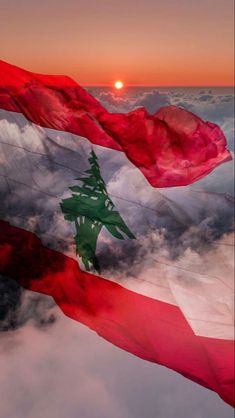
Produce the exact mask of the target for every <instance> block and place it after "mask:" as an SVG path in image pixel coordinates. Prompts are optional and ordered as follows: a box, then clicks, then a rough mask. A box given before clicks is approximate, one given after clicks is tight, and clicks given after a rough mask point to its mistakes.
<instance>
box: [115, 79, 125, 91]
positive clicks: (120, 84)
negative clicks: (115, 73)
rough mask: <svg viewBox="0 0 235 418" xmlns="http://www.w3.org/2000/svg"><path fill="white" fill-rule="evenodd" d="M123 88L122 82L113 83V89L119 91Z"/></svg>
mask: <svg viewBox="0 0 235 418" xmlns="http://www.w3.org/2000/svg"><path fill="white" fill-rule="evenodd" d="M123 86H124V84H123V82H122V81H121V80H117V81H115V83H114V87H115V89H118V90H120V89H122V88H123Z"/></svg>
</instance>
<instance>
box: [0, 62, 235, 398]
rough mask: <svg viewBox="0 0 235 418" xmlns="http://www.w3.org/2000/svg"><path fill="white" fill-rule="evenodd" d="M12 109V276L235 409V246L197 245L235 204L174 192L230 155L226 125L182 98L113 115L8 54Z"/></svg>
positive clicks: (3, 119) (4, 83)
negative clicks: (234, 255) (206, 225)
mask: <svg viewBox="0 0 235 418" xmlns="http://www.w3.org/2000/svg"><path fill="white" fill-rule="evenodd" d="M0 109H1V110H0V147H1V155H0V159H1V166H0V192H1V196H2V199H1V206H0V219H1V221H0V273H1V274H2V275H4V276H6V277H10V278H13V279H15V280H16V281H17V282H18V283H19V284H21V285H22V286H23V287H25V288H26V289H30V290H33V291H36V292H40V293H45V294H47V295H51V296H52V297H53V298H54V300H55V302H56V303H57V304H58V306H60V308H61V309H62V310H63V312H64V313H65V314H66V315H68V316H69V317H71V318H72V319H75V320H77V321H80V322H82V323H83V324H85V325H87V326H88V327H90V328H91V329H92V330H94V331H96V332H97V333H98V334H99V335H100V336H102V337H103V338H105V339H106V340H108V341H110V342H111V343H113V344H115V345H117V346H118V347H120V348H122V349H124V350H126V351H129V352H131V353H133V354H135V355H137V356H139V357H141V358H143V359H145V360H149V361H152V362H156V363H158V364H162V365H164V366H166V367H169V368H171V369H173V370H175V371H177V372H179V373H181V374H182V375H184V376H185V377H187V378H189V379H191V380H193V381H195V382H197V383H199V384H201V385H203V386H205V387H206V388H208V389H211V390H213V391H215V392H217V393H218V394H219V396H221V398H222V399H223V400H224V401H225V402H227V403H229V404H231V405H233V404H234V390H233V388H234V387H233V378H234V366H233V360H234V359H233V340H234V331H233V319H232V314H233V305H232V304H233V293H232V292H233V291H232V281H231V278H232V275H230V274H229V264H228V263H227V264H226V263H225V262H224V260H225V257H227V259H228V260H229V258H230V257H231V251H232V246H230V244H229V243H227V242H224V241H223V239H224V238H223V235H220V237H216V238H213V237H212V238H211V242H210V239H209V241H208V243H207V246H205V251H204V253H203V254H199V253H198V252H196V251H193V250H192V249H190V248H191V247H190V245H191V244H190V245H189V246H188V247H185V245H186V244H187V240H189V238H190V237H191V236H192V235H193V231H194V230H195V229H196V227H197V225H199V224H200V223H202V222H204V220H205V219H209V218H210V216H211V214H212V212H213V210H216V211H217V215H218V219H220V216H223V219H224V223H225V224H226V222H227V223H228V222H229V219H230V217H231V213H232V210H233V207H232V204H233V202H232V201H231V199H230V197H229V196H226V195H223V194H221V195H220V194H216V193H209V192H205V191H200V192H198V191H195V190H192V189H190V188H187V187H185V188H176V187H172V186H182V185H187V184H190V183H192V182H194V181H196V180H198V179H199V178H201V177H202V176H204V175H206V174H208V173H209V172H210V171H212V170H213V169H214V168H215V167H216V166H217V165H218V164H221V163H223V162H225V161H228V160H229V159H231V156H230V153H229V151H228V150H227V148H226V140H225V138H224V135H223V133H222V132H221V130H220V128H219V127H218V126H216V125H214V124H212V123H210V122H204V121H202V120H201V119H200V118H198V117H197V116H195V115H193V114H192V113H190V112H187V111H185V110H183V109H177V108H176V107H172V106H169V107H165V108H162V109H160V110H159V111H158V112H157V113H156V114H154V115H150V114H148V113H147V112H146V110H144V109H142V108H141V109H137V110H134V111H133V112H130V113H128V114H112V113H109V112H108V111H107V110H106V109H104V108H103V107H102V106H101V104H100V103H99V102H98V101H97V100H96V99H95V98H93V97H92V96H91V95H89V94H88V92H87V91H85V90H84V89H83V88H82V87H80V86H78V85H77V83H75V82H74V81H73V80H71V79H70V78H67V77H62V76H44V75H38V74H33V73H30V72H27V71H24V70H21V69H19V68H17V67H14V66H11V65H9V64H6V63H4V62H1V63H0ZM170 186H171V187H172V188H171V189H169V188H168V189H167V188H166V187H170ZM159 187H161V189H158V188H159ZM228 230H229V228H228ZM190 234H191V235H190ZM228 237H230V235H229V236H228ZM198 239H199V238H198ZM185 248H186V249H185ZM225 264H226V266H224V265H225ZM226 269H227V270H226ZM225 270H226V274H224V272H225Z"/></svg>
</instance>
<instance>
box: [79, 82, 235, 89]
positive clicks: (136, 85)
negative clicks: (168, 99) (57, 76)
mask: <svg viewBox="0 0 235 418" xmlns="http://www.w3.org/2000/svg"><path fill="white" fill-rule="evenodd" d="M79 84H80V85H82V86H84V87H110V88H114V85H113V84H110V83H105V84H104V83H102V84H97V83H95V84H86V83H85V84H81V83H79ZM127 87H128V88H131V87H155V88H156V87H157V88H170V87H174V88H176V87H179V88H208V87H210V88H218V87H221V88H233V89H234V88H235V86H234V85H233V84H202V85H201V84H193V85H192V84H176V85H174V84H164V85H157V84H124V87H123V89H124V90H125V88H127Z"/></svg>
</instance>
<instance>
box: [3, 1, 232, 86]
mask: <svg viewBox="0 0 235 418" xmlns="http://www.w3.org/2000/svg"><path fill="white" fill-rule="evenodd" d="M1 14H2V23H1V28H0V35H1V39H4V42H2V46H1V59H3V60H5V61H8V62H10V63H12V64H15V65H18V66H20V67H23V68H26V69H28V70H30V71H34V72H40V73H47V74H65V75H68V76H70V77H72V78H73V79H75V80H77V81H78V82H79V83H80V84H81V85H86V86H90V85H91V86H92V85H107V86H113V80H125V85H126V86H135V85H141V86H229V85H233V80H234V72H233V69H234V67H233V1H232V0H227V1H226V2H221V1H219V0H198V1H197V2H195V1H194V0H187V1H186V0H182V1H180V2H165V1H164V0H146V1H145V2H136V0H119V1H118V2H117V1H116V0H109V1H108V2H106V1H100V2H97V0H87V1H86V2H81V1H80V0H68V1H67V2H64V1H62V0H58V2H57V3H56V13H55V2H54V0H48V1H47V2H46V3H45V2H44V3H43V2H32V1H31V0H22V1H21V2H19V1H17V0H11V1H10V2H5V3H4V5H3V6H2V10H1Z"/></svg>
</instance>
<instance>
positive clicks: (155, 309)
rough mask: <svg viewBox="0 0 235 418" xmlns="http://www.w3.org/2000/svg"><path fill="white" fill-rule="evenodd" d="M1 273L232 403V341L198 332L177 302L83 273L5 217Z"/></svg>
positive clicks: (0, 235)
mask: <svg viewBox="0 0 235 418" xmlns="http://www.w3.org/2000/svg"><path fill="white" fill-rule="evenodd" d="M0 274H3V275H5V276H8V277H11V278H14V279H15V280H16V281H17V282H18V283H19V284H21V285H22V286H24V287H25V288H27V289H31V290H34V291H37V292H41V293H45V294H48V295H51V296H53V298H54V300H55V301H56V303H57V304H58V305H59V306H60V308H61V309H62V310H63V312H64V313H65V314H66V315H68V316H69V317H71V318H73V319H75V320H77V321H80V322H82V323H83V324H85V325H87V326H88V327H90V328H91V329H93V330H94V331H96V332H97V333H98V334H99V335H101V336H102V337H104V338H105V339H106V340H108V341H110V342H112V343H113V344H115V345H117V346H118V347H120V348H122V349H124V350H126V351H129V352H131V353H133V354H135V355H136V356H139V357H141V358H143V359H145V360H149V361H152V362H155V363H159V364H162V365H164V366H167V367H169V368H171V369H173V370H176V371H177V372H179V373H181V374H182V375H184V376H185V377H187V378H189V379H191V380H193V381H195V382H197V383H199V384H201V385H203V386H205V387H207V388H209V389H211V390H213V391H215V392H217V393H218V394H219V395H220V396H221V398H222V399H223V400H224V401H225V402H227V403H229V404H231V405H234V386H233V378H234V363H233V362H234V356H233V342H232V341H229V340H219V339H213V338H204V337H198V336H195V334H194V333H193V331H192V329H191V328H190V326H189V324H188V323H187V321H186V320H185V318H184V316H183V314H182V313H181V311H180V309H179V308H178V307H176V306H173V305H170V304H167V303H163V302H160V301H157V300H154V299H151V298H149V297H146V296H142V295H139V294H138V293H135V292H132V291H130V290H127V289H125V288H124V287H122V286H120V285H118V284H116V283H113V282H111V281H108V280H106V279H103V278H102V277H98V276H95V275H92V274H89V273H85V272H83V271H81V270H80V268H79V266H78V264H77V262H76V261H75V260H73V259H70V258H69V257H67V256H65V255H63V254H61V253H59V252H56V251H54V250H50V249H48V248H46V247H44V246H43V245H42V243H41V241H40V240H39V239H38V238H37V237H36V236H35V235H34V234H32V233H31V232H28V231H25V230H23V229H20V228H16V227H13V226H10V224H9V223H7V222H3V221H0Z"/></svg>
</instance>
